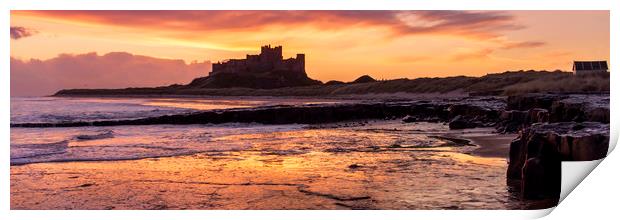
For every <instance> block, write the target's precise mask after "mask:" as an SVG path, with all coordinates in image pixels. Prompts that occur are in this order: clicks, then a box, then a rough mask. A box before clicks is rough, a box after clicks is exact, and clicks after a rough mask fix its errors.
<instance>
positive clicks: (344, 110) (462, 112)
mask: <svg viewBox="0 0 620 220" xmlns="http://www.w3.org/2000/svg"><path fill="white" fill-rule="evenodd" d="M504 108H505V103H504V102H503V100H502V99H498V98H478V97H471V98H464V99H446V100H422V101H401V102H382V101H378V102H358V103H340V104H309V105H279V106H266V107H257V108H240V109H226V110H210V111H201V112H195V113H188V114H179V115H166V116H160V117H148V118H142V119H131V120H108V121H84V122H66V123H22V124H11V126H12V127H78V126H117V125H153V124H209V123H211V124H220V123H231V122H242V123H262V124H292V123H299V124H319V123H332V122H340V121H350V120H366V119H397V118H403V117H405V116H408V117H409V118H410V120H411V121H429V122H446V123H450V124H451V125H450V127H452V128H453V129H459V128H469V127H489V126H493V125H495V123H496V121H497V117H498V115H499V114H500V112H501V111H502V110H503V109H504ZM456 121H458V122H456ZM457 123H460V124H459V125H457Z"/></svg>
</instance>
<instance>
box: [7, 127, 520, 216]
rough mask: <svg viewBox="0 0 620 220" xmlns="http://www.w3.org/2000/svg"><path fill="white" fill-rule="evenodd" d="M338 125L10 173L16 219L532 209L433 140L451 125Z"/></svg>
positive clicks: (493, 173)
mask: <svg viewBox="0 0 620 220" xmlns="http://www.w3.org/2000/svg"><path fill="white" fill-rule="evenodd" d="M342 125H343V124H336V125H324V126H318V127H317V126H314V127H306V128H304V129H293V130H283V131H279V130H274V131H270V132H257V133H256V132H250V133H239V134H229V135H224V136H219V137H213V138H211V139H209V142H211V144H213V143H218V142H219V143H228V144H233V143H245V144H247V146H246V147H245V148H243V149H232V148H231V149H227V150H221V149H220V150H216V151H202V152H200V153H196V154H191V155H179V156H172V157H160V158H146V159H135V160H122V161H94V162H60V163H32V164H26V165H19V166H11V209H525V208H531V207H532V203H531V202H525V201H521V200H519V199H517V197H516V196H515V195H513V194H512V193H511V192H510V190H509V187H508V186H507V185H506V178H505V172H506V166H507V164H506V160H505V159H504V158H502V157H480V156H475V155H474V154H475V152H476V151H477V150H479V149H478V147H476V146H462V145H457V144H454V143H452V142H450V141H447V140H444V139H440V138H433V136H436V135H441V134H445V133H447V132H448V129H447V127H446V126H445V125H442V124H430V123H420V124H417V123H414V124H402V123H400V122H396V121H391V122H385V123H368V124H366V123H361V124H353V125H347V126H342ZM137 128H140V127H136V129H137ZM192 129H195V128H192ZM477 132H480V131H477ZM484 132H488V131H484ZM181 133H182V132H181ZM470 136H471V134H470ZM110 140H113V139H109V140H107V142H110ZM93 141H95V143H94V144H93V143H91V145H96V141H101V140H93ZM86 143H87V142H86ZM505 144H507V143H503V145H505ZM73 147H79V146H73ZM502 147H503V149H507V148H506V146H502Z"/></svg>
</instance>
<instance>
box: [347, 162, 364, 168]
mask: <svg viewBox="0 0 620 220" xmlns="http://www.w3.org/2000/svg"><path fill="white" fill-rule="evenodd" d="M360 167H362V165H359V164H356V163H354V164H351V165H349V169H357V168H360Z"/></svg>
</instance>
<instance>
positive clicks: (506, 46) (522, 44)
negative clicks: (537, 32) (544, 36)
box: [501, 41, 546, 49]
mask: <svg viewBox="0 0 620 220" xmlns="http://www.w3.org/2000/svg"><path fill="white" fill-rule="evenodd" d="M545 44H546V43H545V42H540V41H524V42H511V43H505V44H504V46H502V47H501V49H517V48H534V47H541V46H544V45H545Z"/></svg>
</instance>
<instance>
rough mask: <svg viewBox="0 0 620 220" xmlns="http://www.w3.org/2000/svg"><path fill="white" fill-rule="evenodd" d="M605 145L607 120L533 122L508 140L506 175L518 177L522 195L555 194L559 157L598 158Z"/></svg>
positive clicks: (541, 195) (556, 192)
mask: <svg viewBox="0 0 620 220" xmlns="http://www.w3.org/2000/svg"><path fill="white" fill-rule="evenodd" d="M608 146H609V125H608V124H603V123H599V122H581V123H580V122H561V123H550V124H542V123H535V124H532V125H531V126H530V127H527V128H525V129H523V130H522V132H521V134H520V136H519V137H518V138H517V139H515V140H514V141H513V142H512V143H511V144H510V154H509V164H508V170H507V177H508V179H519V180H521V191H522V192H521V193H522V195H523V196H524V197H525V198H531V199H538V198H555V197H557V196H559V193H560V179H561V171H560V167H561V161H588V160H597V159H601V158H604V157H605V156H606V155H607V150H608Z"/></svg>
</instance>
